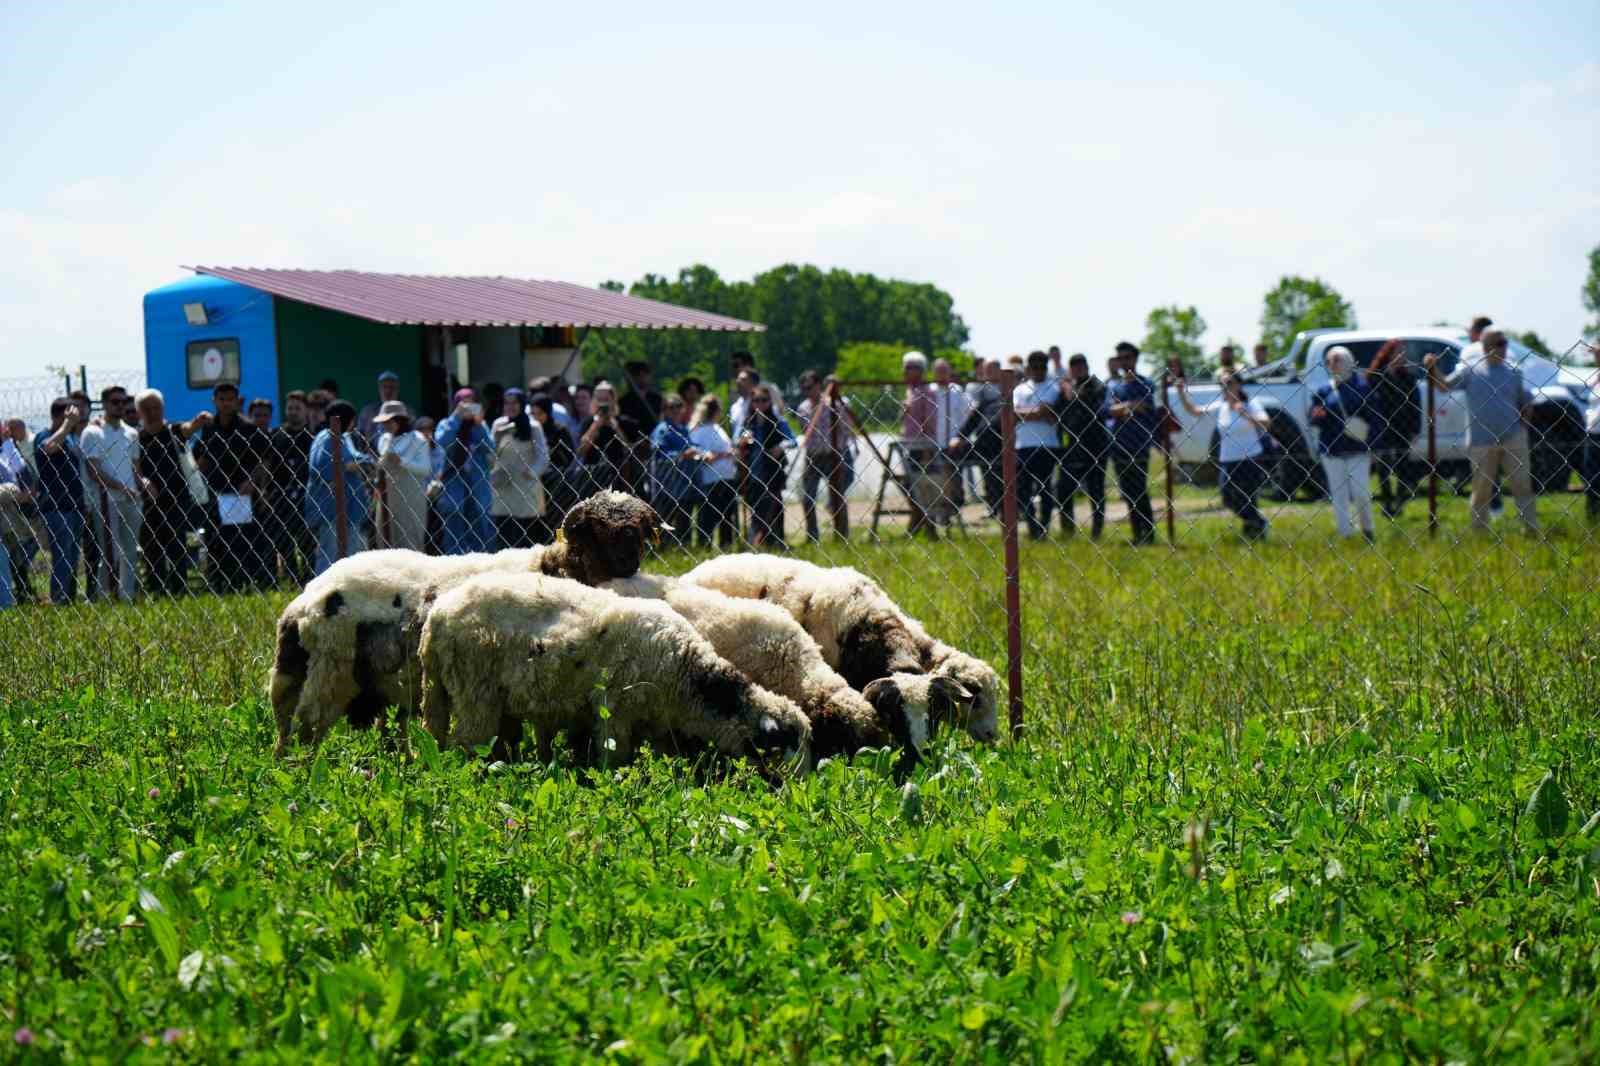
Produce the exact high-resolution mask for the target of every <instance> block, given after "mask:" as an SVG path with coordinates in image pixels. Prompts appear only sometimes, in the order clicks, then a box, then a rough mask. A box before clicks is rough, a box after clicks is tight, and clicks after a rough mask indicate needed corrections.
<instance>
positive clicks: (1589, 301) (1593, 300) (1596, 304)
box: [1583, 244, 1600, 337]
mask: <svg viewBox="0 0 1600 1066" xmlns="http://www.w3.org/2000/svg"><path fill="white" fill-rule="evenodd" d="M1583 306H1584V309H1585V310H1587V311H1588V312H1589V313H1590V314H1592V315H1594V320H1593V321H1592V322H1590V323H1589V325H1588V329H1587V333H1588V335H1589V336H1590V337H1600V244H1597V245H1595V246H1594V247H1593V248H1591V249H1589V274H1588V276H1587V277H1585V278H1584V279H1583Z"/></svg>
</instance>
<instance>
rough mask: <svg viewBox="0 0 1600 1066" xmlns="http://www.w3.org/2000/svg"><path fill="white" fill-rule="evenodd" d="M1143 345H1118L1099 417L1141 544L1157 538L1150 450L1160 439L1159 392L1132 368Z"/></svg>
mask: <svg viewBox="0 0 1600 1066" xmlns="http://www.w3.org/2000/svg"><path fill="white" fill-rule="evenodd" d="M1138 359H1139V349H1138V348H1137V347H1135V346H1134V345H1133V344H1130V343H1129V342H1127V341H1122V342H1121V343H1119V344H1118V345H1117V354H1116V357H1115V359H1114V360H1113V366H1114V368H1115V378H1114V380H1113V381H1112V382H1111V383H1110V384H1109V385H1107V386H1106V398H1105V401H1104V403H1103V404H1102V405H1101V412H1100V413H1101V416H1102V419H1103V420H1104V423H1105V427H1106V430H1107V431H1108V433H1109V434H1110V438H1111V449H1110V452H1111V462H1112V465H1113V467H1114V468H1115V470H1116V475H1117V491H1118V492H1119V493H1121V495H1122V501H1123V503H1125V504H1127V506H1128V521H1129V523H1130V524H1131V525H1132V526H1133V543H1134V545H1135V546H1136V547H1137V546H1139V545H1144V544H1153V543H1155V539H1156V520H1155V514H1154V512H1153V511H1152V510H1151V508H1150V449H1151V447H1152V446H1153V445H1154V444H1155V439H1156V425H1157V423H1156V418H1157V412H1156V407H1155V402H1154V394H1155V390H1154V389H1153V388H1152V387H1151V385H1150V381H1149V379H1148V378H1145V377H1143V376H1142V375H1140V374H1139V372H1138V371H1137V370H1136V369H1134V368H1135V366H1136V364H1137V362H1138Z"/></svg>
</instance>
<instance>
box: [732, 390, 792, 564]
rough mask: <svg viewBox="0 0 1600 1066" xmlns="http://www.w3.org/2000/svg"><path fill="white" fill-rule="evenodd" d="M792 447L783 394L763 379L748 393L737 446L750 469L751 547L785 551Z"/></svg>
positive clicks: (748, 488)
mask: <svg viewBox="0 0 1600 1066" xmlns="http://www.w3.org/2000/svg"><path fill="white" fill-rule="evenodd" d="M793 446H794V430H793V429H792V428H790V426H789V420H788V419H787V418H785V417H784V416H783V396H782V394H780V393H779V392H778V387H777V386H776V385H773V384H770V383H766V382H763V383H762V384H759V385H757V386H756V387H755V391H754V392H753V393H751V396H750V414H749V415H748V416H747V417H746V418H745V422H744V432H743V433H741V434H740V436H739V448H740V451H741V452H742V454H743V457H744V462H745V465H746V466H747V467H748V468H749V471H750V480H749V481H748V482H747V483H746V486H745V492H746V499H747V501H748V502H749V504H750V546H751V547H753V548H762V547H765V546H767V545H768V544H772V545H774V546H776V547H777V548H778V550H779V551H788V550H789V546H788V545H787V544H785V543H784V540H783V524H784V523H783V517H784V515H783V487H784V484H785V482H786V481H787V480H788V474H789V456H788V452H787V449H788V448H791V447H793Z"/></svg>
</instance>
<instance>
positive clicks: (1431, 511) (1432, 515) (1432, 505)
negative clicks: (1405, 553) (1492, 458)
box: [1428, 368, 1439, 537]
mask: <svg viewBox="0 0 1600 1066" xmlns="http://www.w3.org/2000/svg"><path fill="white" fill-rule="evenodd" d="M1433 423H1434V418H1433V370H1432V369H1431V368H1430V369H1429V370H1428V536H1430V537H1436V536H1438V535H1439V438H1438V434H1437V433H1436V432H1435V429H1434V424H1433Z"/></svg>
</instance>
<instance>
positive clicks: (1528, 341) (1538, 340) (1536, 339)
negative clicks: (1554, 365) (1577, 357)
mask: <svg viewBox="0 0 1600 1066" xmlns="http://www.w3.org/2000/svg"><path fill="white" fill-rule="evenodd" d="M1512 337H1513V339H1514V340H1518V341H1521V342H1522V344H1523V346H1524V347H1526V348H1528V349H1530V350H1531V351H1533V352H1534V353H1535V354H1537V355H1542V356H1544V357H1545V358H1546V359H1554V358H1555V357H1556V353H1555V352H1553V351H1551V350H1550V346H1549V345H1548V344H1546V343H1545V342H1544V338H1543V337H1541V336H1539V335H1538V334H1537V333H1535V332H1534V331H1533V330H1531V329H1530V330H1527V331H1525V332H1523V333H1516V334H1513V335H1512Z"/></svg>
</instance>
